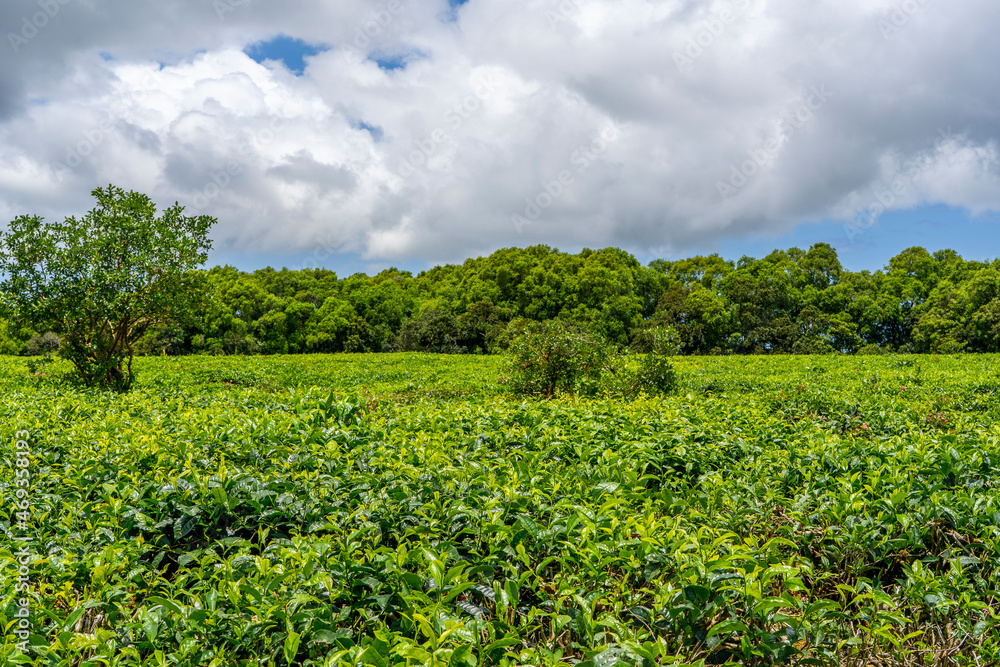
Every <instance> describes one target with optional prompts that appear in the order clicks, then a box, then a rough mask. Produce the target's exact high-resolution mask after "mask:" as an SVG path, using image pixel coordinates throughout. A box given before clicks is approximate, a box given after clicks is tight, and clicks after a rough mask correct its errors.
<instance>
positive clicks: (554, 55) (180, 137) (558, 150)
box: [0, 0, 1000, 261]
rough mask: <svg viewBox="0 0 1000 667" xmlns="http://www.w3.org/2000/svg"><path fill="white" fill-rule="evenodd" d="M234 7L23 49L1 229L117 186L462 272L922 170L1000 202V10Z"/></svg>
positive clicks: (233, 228)
mask: <svg viewBox="0 0 1000 667" xmlns="http://www.w3.org/2000/svg"><path fill="white" fill-rule="evenodd" d="M55 1H56V2H57V3H58V1H59V0H55ZM223 1H224V2H229V4H228V5H226V6H227V7H228V8H229V9H230V10H231V11H228V10H227V11H225V12H223V14H222V16H221V19H220V16H219V14H218V13H217V11H216V9H213V8H212V6H211V3H205V2H198V1H195V0H164V1H163V2H159V3H155V4H147V3H127V2H125V0H90V1H89V2H85V1H84V0H68V2H66V3H65V4H62V5H60V10H59V11H58V12H57V13H55V14H54V15H52V16H51V17H50V18H49V20H48V21H47V23H46V25H45V26H44V27H43V28H39V29H38V31H37V35H34V36H33V37H32V38H31V39H30V40H28V41H27V42H26V43H24V44H19V48H18V52H17V53H14V49H13V48H12V47H10V44H9V43H8V42H9V41H10V40H9V36H8V39H6V40H4V43H0V100H2V101H0V157H2V158H3V159H2V162H0V214H3V215H7V216H8V218H9V217H12V215H14V214H17V213H21V212H31V213H36V212H37V213H40V214H43V215H46V216H52V217H57V216H59V217H61V216H62V215H66V214H70V213H76V212H80V211H83V210H86V209H87V208H89V206H90V200H89V195H88V193H89V191H90V190H91V189H92V188H93V187H96V186H98V185H102V184H107V183H108V182H114V183H115V184H118V185H121V186H123V187H130V188H135V189H139V190H142V191H145V192H147V193H149V194H150V195H151V196H153V197H154V198H155V199H156V200H157V201H159V202H161V203H164V204H167V203H172V202H173V201H174V200H178V201H180V202H182V203H185V204H186V205H188V206H189V210H190V211H200V212H204V213H209V214H212V215H216V216H217V217H218V218H219V220H220V224H219V227H218V228H217V230H216V233H215V237H216V247H217V248H220V249H224V250H245V251H248V252H255V251H256V252H259V251H262V250H266V251H268V252H276V251H288V252H301V251H306V252H308V251H311V250H313V249H314V248H316V247H317V246H318V245H319V246H322V247H323V248H324V249H325V250H326V251H329V252H333V251H336V252H351V253H356V254H359V255H361V256H363V257H365V258H367V259H371V260H373V261H381V260H394V259H402V258H419V259H425V260H428V261H441V260H457V259H462V258H464V257H466V256H469V255H471V254H476V253H481V252H488V251H490V250H492V249H494V248H496V247H501V246H506V245H513V244H517V245H523V244H527V243H536V242H544V243H549V244H553V245H557V246H561V247H579V246H583V245H590V246H603V245H612V244H613V245H619V246H622V247H626V248H629V249H632V250H642V249H654V248H655V249H670V250H677V251H683V249H684V248H685V247H689V246H692V245H705V244H707V243H711V242H712V241H717V240H719V239H720V238H722V237H724V236H736V235H740V234H745V233H749V232H764V231H770V232H775V231H780V230H783V229H787V228H790V227H791V226H793V225H795V224H797V223H800V222H802V221H808V220H818V219H822V218H828V217H831V216H833V217H840V218H843V219H852V218H853V217H854V216H855V215H856V214H857V212H858V211H859V210H864V209H865V208H867V207H868V206H869V204H870V202H871V201H873V198H875V197H877V196H878V194H879V193H880V192H884V189H885V188H887V187H888V188H890V189H891V188H892V184H893V182H894V181H895V180H897V179H898V178H899V177H900V175H901V174H902V175H905V177H906V178H907V179H908V181H907V185H906V187H905V188H904V189H903V190H902V191H901V192H900V194H898V195H895V196H894V199H893V203H892V205H891V206H892V207H906V206H912V205H916V204H919V203H924V202H930V203H947V204H949V205H953V206H961V207H968V208H970V209H972V210H974V211H985V210H991V209H993V210H995V209H997V208H1000V188H998V187H997V185H998V184H1000V183H998V177H1000V165H998V155H997V144H998V141H1000V137H998V134H1000V123H998V115H997V114H998V112H997V109H1000V105H998V104H997V103H998V101H1000V100H998V97H1000V86H998V85H997V83H998V82H997V77H998V76H1000V75H998V74H997V73H996V72H995V68H994V67H993V66H992V64H993V63H995V62H997V56H998V55H1000V54H998V50H1000V46H998V45H997V43H996V40H995V39H994V35H995V32H996V28H997V27H998V26H1000V6H997V5H995V3H988V2H986V1H985V0H976V1H973V0H970V1H968V2H964V3H960V4H958V5H949V6H947V7H946V6H944V5H942V4H940V3H934V2H930V1H929V0H923V2H920V1H919V0H913V1H912V2H907V3H905V4H904V3H902V2H900V3H898V5H897V3H894V2H877V3H872V2H862V1H861V0H844V1H843V2H838V3H831V2H823V3H801V2H794V1H793V0H717V1H714V2H694V1H692V0H672V1H671V0H662V1H654V0H648V1H641V0H522V1H519V2H512V1H511V0H470V1H469V2H468V3H467V4H465V5H463V6H462V7H460V8H459V9H458V10H457V13H456V20H455V21H450V20H448V17H449V11H448V8H447V3H446V2H444V0H439V1H438V2H419V3H418V2H416V1H415V0H396V2H388V1H385V2H382V1H378V2H362V1H360V0H355V1H353V2H338V3H323V4H321V5H320V6H317V3H310V2H305V1H304V0H300V1H298V2H290V3H282V5H281V6H280V7H279V6H277V5H276V4H271V3H264V2H261V1H253V2H252V1H249V0H247V1H246V2H242V3H241V2H233V1H232V0H223ZM38 7H39V5H38V3H37V2H29V1H24V0H17V1H15V2H10V3H7V4H6V5H4V7H3V8H0V30H3V31H4V32H7V31H11V32H14V33H15V34H18V33H17V31H18V30H20V29H21V26H22V25H23V19H24V17H29V20H30V17H31V16H32V15H33V14H34V13H35V12H37V11H39V9H38ZM886 26H889V28H890V29H887V28H886ZM279 33H282V34H286V35H289V36H292V37H295V38H301V39H303V40H306V41H308V42H310V43H318V44H325V45H327V46H329V47H330V48H329V50H327V51H325V52H323V53H321V54H319V55H316V56H313V57H310V58H307V68H306V70H305V73H304V75H303V76H301V77H296V76H295V75H294V74H292V73H291V72H289V71H288V70H287V69H285V68H284V67H282V66H281V65H280V64H277V63H265V64H264V65H261V64H258V63H256V62H254V61H253V60H251V59H250V58H249V57H247V56H246V55H245V54H243V53H242V49H243V48H244V47H245V46H246V45H248V44H250V43H253V42H256V41H259V40H262V39H268V38H270V37H273V36H275V35H277V34H279ZM362 35H363V36H364V37H361V36H362ZM357 44H361V45H363V46H364V47H365V48H364V49H359V48H358V46H357ZM8 47H10V48H8ZM101 52H106V53H108V54H110V55H111V56H112V57H113V58H112V59H111V60H105V59H104V58H102V57H100V56H99V54H100V53H101ZM368 53H379V54H383V55H389V56H392V55H397V56H405V55H406V54H411V56H412V57H410V58H408V64H407V66H406V67H405V68H403V69H396V70H391V71H385V70H382V69H380V68H379V67H378V66H377V65H376V64H375V63H374V62H372V61H370V60H367V59H366V56H367V54H368ZM820 87H822V90H824V91H827V92H828V95H821V96H820V98H822V97H828V99H820V98H817V97H816V93H815V92H814V91H815V90H817V89H818V88H820ZM362 123H365V124H367V126H369V127H371V128H373V129H376V128H377V130H380V131H381V134H379V133H378V132H369V131H368V130H366V129H364V127H362V125H361V124H362ZM611 123H614V127H615V128H616V131H615V133H614V137H613V138H610V139H608V140H602V139H601V135H602V132H605V131H606V129H607V128H608V127H609V124H611ZM947 127H951V128H952V129H953V132H954V133H955V136H956V137H957V138H953V139H949V140H948V141H944V140H942V139H940V137H939V129H940V128H947ZM84 153H85V154H84ZM60 165H65V166H66V169H63V168H61V167H60ZM734 170H735V173H734ZM567 173H568V174H569V177H567V178H566V179H565V183H564V184H562V185H560V186H559V187H555V186H553V183H557V184H558V183H559V180H560V176H561V175H565V174H567ZM740 173H742V179H741V178H740V176H739V174H740ZM720 182H721V183H723V184H725V185H726V186H727V187H726V188H722V189H720V186H719V184H720ZM729 188H731V189H729ZM720 190H721V191H720ZM556 191H558V193H557V194H553V193H554V192H556ZM532 206H534V207H535V208H532ZM536 212H537V215H534V214H535V213H536ZM515 214H516V215H520V216H522V218H528V217H530V218H534V219H532V220H530V224H521V225H517V224H515V221H514V220H512V216H513V215H515ZM529 214H531V215H530V216H529Z"/></svg>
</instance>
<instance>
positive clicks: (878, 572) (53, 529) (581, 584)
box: [0, 354, 1000, 667]
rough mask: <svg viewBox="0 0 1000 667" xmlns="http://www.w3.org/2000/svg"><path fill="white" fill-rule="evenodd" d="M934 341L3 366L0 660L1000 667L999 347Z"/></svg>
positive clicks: (7, 361) (13, 362)
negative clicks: (90, 374)
mask: <svg viewBox="0 0 1000 667" xmlns="http://www.w3.org/2000/svg"><path fill="white" fill-rule="evenodd" d="M909 360H910V359H909V358H900V357H893V356H872V357H854V358H827V357H811V358H790V357H774V358H744V357H728V358H676V359H674V360H673V361H672V363H673V364H674V366H675V367H676V370H677V378H678V386H677V389H676V390H675V391H674V392H673V393H670V394H667V395H662V396H650V395H645V396H638V397H636V398H631V399H628V400H625V399H622V398H614V397H608V396H599V397H593V398H587V397H580V396H572V397H570V396H565V397H560V396H557V397H556V398H554V399H552V400H545V401H542V400H534V399H524V398H512V397H511V396H510V395H509V394H508V393H502V392H500V391H499V390H498V389H497V387H496V385H495V382H494V378H495V376H496V373H497V372H498V371H499V370H500V367H499V365H498V360H497V359H495V358H492V357H482V356H466V357H448V356H437V355H427V354H391V355H337V356H323V355H314V356H307V357H298V356H294V357H293V356H284V357H280V356H279V357H268V358H226V359H218V358H208V357H206V358H195V357H190V358H181V359H171V358H162V357H161V358H144V359H141V360H140V369H139V370H140V371H141V372H140V373H139V374H138V378H139V379H138V381H137V384H136V386H135V387H134V388H133V391H132V392H131V393H130V394H125V395H118V394H110V393H106V392H105V393H102V392H98V391H95V390H92V389H87V388H77V387H70V386H66V385H65V384H62V383H56V382H52V381H51V380H50V378H49V377H46V376H44V375H43V376H35V375H29V374H28V372H27V368H26V360H24V359H17V358H9V357H8V358H0V389H2V390H3V392H4V396H5V400H4V401H3V402H0V443H2V446H0V447H2V448H0V462H2V465H3V467H2V472H0V530H2V531H3V533H4V539H3V540H2V541H0V626H2V627H3V629H4V636H3V640H2V642H0V664H4V665H7V664H11V665H14V664H26V665H29V664H30V665H39V666H41V665H81V666H87V667H91V666H94V667H96V666H97V665H119V666H125V665H136V666H138V665H151V666H152V665H156V666H161V665H213V666H221V665H238V666H245V667H250V666H251V665H302V666H310V667H314V666H320V665H323V666H329V667H338V666H344V667H347V666H351V667H353V666H356V665H361V666H362V667H372V666H374V667H382V666H386V665H391V666H393V667H396V666H398V667H403V666H407V665H441V666H448V667H451V666H452V665H459V666H463V665H464V666H472V665H475V666H496V667H515V666H521V665H523V666H525V667H539V666H542V667H569V666H571V665H572V666H574V667H611V666H630V667H640V666H641V667H654V666H657V667H658V666H663V665H672V666H674V667H681V666H687V665H691V666H695V665H698V666H702V667H703V666H705V665H730V666H735V665H829V666H830V667H834V666H839V665H868V664H883V665H888V664H911V665H995V664H1000V627H998V623H997V612H998V608H997V605H996V600H997V599H998V591H1000V586H998V584H1000V430H998V429H997V426H996V424H997V423H1000V404H998V403H997V401H996V400H994V399H995V395H994V394H995V391H994V390H995V388H996V386H997V378H998V377H1000V358H998V357H996V356H964V357H924V358H921V359H920V360H919V361H920V363H919V378H920V380H921V383H919V384H912V383H911V381H912V378H913V377H914V376H915V374H916V372H917V367H916V366H914V365H909V364H905V363H901V362H906V361H909ZM56 364H57V365H65V364H67V362H65V361H58V362H56ZM59 370H60V369H59V368H57V369H55V372H58V371H59ZM22 431H27V437H24V434H22V433H21V432H22ZM19 439H20V440H21V441H22V442H23V445H24V446H23V447H22V445H21V444H18V440H19ZM22 464H24V465H22ZM21 470H24V471H26V474H27V477H24V476H21V475H19V474H18V471H21ZM21 479H26V480H27V481H26V483H25V484H26V485H22V484H20V483H19V480H21ZM19 492H21V493H19ZM22 503H23V504H22ZM23 538H27V539H23ZM22 582H23V586H22ZM25 600H26V601H27V606H26V607H25V606H22V605H21V602H22V601H25ZM22 610H27V611H26V612H25V611H22ZM22 620H23V621H24V622H25V623H26V625H27V629H26V630H24V633H25V635H26V638H25V639H24V642H23V643H22V639H21V636H19V635H18V634H16V633H17V632H22V628H23V627H24V625H23V624H22Z"/></svg>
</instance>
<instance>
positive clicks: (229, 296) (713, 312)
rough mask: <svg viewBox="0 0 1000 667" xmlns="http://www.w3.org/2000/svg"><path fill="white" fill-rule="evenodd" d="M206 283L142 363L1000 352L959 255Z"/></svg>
mask: <svg viewBox="0 0 1000 667" xmlns="http://www.w3.org/2000/svg"><path fill="white" fill-rule="evenodd" d="M203 278H204V283H203V284H204V289H205V292H206V301H207V307H206V308H205V310H204V312H203V313H201V316H200V317H199V318H198V319H197V321H192V322H188V323H185V324H183V325H182V324H177V325H173V326H168V327H161V328H159V329H157V330H155V331H151V332H150V333H149V334H148V335H147V336H146V337H145V338H144V339H143V340H142V341H141V343H140V345H139V349H138V350H137V351H138V352H140V353H145V354H169V355H179V354H192V353H193V354H279V353H300V352H379V351H408V350H421V351H432V352H447V353H490V352H496V351H498V350H500V349H503V348H505V347H506V346H507V345H508V344H509V341H510V340H511V337H512V336H513V335H514V334H516V333H517V332H518V331H519V330H522V329H523V328H524V326H525V321H526V320H535V321H543V320H551V319H563V320H569V321H572V322H574V323H576V324H578V325H580V326H582V327H584V328H586V329H588V330H590V331H592V332H593V333H595V334H598V335H600V336H602V337H604V338H605V339H607V340H608V341H610V342H612V343H614V344H617V345H622V346H625V345H632V346H633V347H641V346H642V345H643V342H644V341H645V340H647V339H648V338H649V336H648V335H647V334H648V332H649V331H652V330H654V328H655V327H666V326H669V327H672V328H673V329H674V330H676V332H677V334H678V336H679V338H680V345H681V352H682V353H683V354H806V353H811V354H815V353H820V354H822V353H844V354H853V353H871V352H879V351H892V352H941V353H949V352H961V351H968V352H997V351H1000V261H998V260H994V261H992V262H989V263H984V262H969V261H965V260H963V259H962V258H961V257H960V256H959V255H958V254H957V253H956V252H954V251H952V250H941V251H938V252H935V253H933V254H931V253H929V252H928V251H926V250H924V249H923V248H918V247H915V248H909V249H908V250H905V251H903V252H902V253H900V254H899V255H897V256H896V257H893V258H892V259H891V260H890V261H889V265H888V266H887V267H885V269H884V270H882V271H876V272H869V271H861V272H852V271H847V270H845V269H844V268H843V267H842V266H841V264H840V261H839V260H838V258H837V253H836V251H835V250H834V249H833V248H832V247H831V246H830V245H828V244H825V243H820V244H816V245H814V246H812V247H811V248H809V250H807V251H803V250H800V249H798V248H791V249H789V250H786V251H778V250H776V251H775V252H773V253H771V254H770V255H768V256H767V257H764V258H762V259H754V258H751V257H743V258H742V259H740V260H739V261H737V262H731V261H727V260H725V259H723V258H721V257H719V256H717V255H711V256H708V257H692V258H690V259H684V260H679V261H666V260H659V259H658V260H654V261H653V262H650V263H649V264H648V265H647V266H642V265H641V264H640V263H639V262H638V261H637V260H636V259H635V257H633V256H632V255H630V254H628V253H626V252H624V251H622V250H619V249H616V248H606V249H604V250H584V251H583V252H581V253H578V254H569V253H564V252H559V251H558V250H555V249H552V248H549V247H547V246H534V247H530V248H524V249H520V248H508V249H504V250H498V251H497V252H495V253H493V254H492V255H490V256H488V257H481V258H477V259H469V260H466V261H465V263H463V264H461V265H447V266H440V267H436V268H434V269H431V270H429V271H423V272H421V273H419V274H417V275H416V276H414V275H412V274H411V273H410V272H407V271H399V270H396V269H389V270H386V271H382V272H381V273H379V274H377V275H374V276H367V275H364V274H356V275H353V276H350V277H347V278H343V279H341V278H338V276H337V275H336V274H335V273H334V272H333V271H330V270H326V269H305V270H299V271H290V270H285V269H283V270H281V271H276V270H274V269H270V268H268V269H262V270H259V271H255V272H253V273H245V272H242V271H238V270H236V269H234V268H232V267H228V266H226V267H216V268H212V269H209V270H207V271H204V272H203ZM55 341H56V339H55V338H54V336H53V335H52V334H51V333H49V334H48V335H46V332H33V331H27V330H20V331H16V330H12V328H11V327H9V326H8V325H7V324H6V323H3V322H0V352H3V353H6V354H32V353H37V352H40V351H45V350H48V349H51V348H52V347H53V346H54V345H55Z"/></svg>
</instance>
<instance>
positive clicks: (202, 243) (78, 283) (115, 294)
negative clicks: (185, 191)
mask: <svg viewBox="0 0 1000 667" xmlns="http://www.w3.org/2000/svg"><path fill="white" fill-rule="evenodd" d="M91 194H93V196H94V197H95V198H96V199H97V206H96V207H95V208H94V209H93V210H91V211H90V212H89V213H87V214H86V215H85V216H83V217H82V218H79V219H78V218H75V217H69V218H66V219H65V221H63V222H61V223H59V222H53V223H49V222H46V221H44V219H43V218H41V217H39V216H28V215H22V216H19V217H18V218H16V219H15V220H14V221H13V222H11V223H10V230H9V231H8V232H6V233H2V234H0V272H2V273H3V274H4V280H3V282H2V283H0V289H2V290H3V292H4V293H5V295H6V298H7V304H6V305H7V306H8V308H9V309H10V310H11V311H12V315H13V316H14V317H16V318H18V319H21V320H24V321H26V322H28V323H30V324H31V325H32V327H33V328H35V329H36V330H38V331H45V330H47V329H52V330H54V331H56V332H58V333H59V334H61V336H62V342H61V345H60V348H59V353H60V355H61V356H63V357H64V358H66V359H68V360H69V361H71V362H72V363H73V365H74V366H75V367H76V370H77V372H78V374H79V377H80V379H81V380H82V381H83V383H84V384H85V385H87V386H97V387H101V388H106V389H112V390H115V391H120V392H122V391H127V390H128V389H129V388H130V387H131V385H132V381H133V379H134V374H133V371H132V357H133V345H134V344H135V343H136V341H138V340H139V339H140V338H141V337H142V336H143V334H145V333H146V332H147V331H148V330H149V329H150V328H151V327H155V326H158V325H161V324H167V323H172V322H180V323H185V322H187V321H190V320H191V319H192V315H193V313H194V312H195V310H196V308H197V306H198V304H199V302H200V300H201V298H202V296H203V294H204V289H202V286H201V284H200V283H201V282H202V281H201V274H197V273H196V272H195V271H194V269H196V268H197V267H198V266H199V265H201V264H203V263H204V262H205V260H206V259H207V257H208V255H207V251H208V250H209V249H210V248H211V241H209V239H208V231H209V229H210V228H211V227H212V225H213V224H214V223H215V222H216V220H215V218H212V217H209V216H198V217H185V216H183V215H182V213H183V211H184V208H183V207H182V206H180V205H179V204H176V203H175V204H174V205H173V206H172V207H170V208H168V209H166V210H164V211H163V213H162V215H160V216H159V217H157V215H156V213H157V211H156V206H155V204H154V203H153V202H152V201H151V200H150V198H149V197H147V196H146V195H143V194H140V193H137V192H125V191H124V190H122V189H121V188H117V187H114V186H112V185H109V186H108V187H107V188H97V189H96V190H94V191H93V192H92V193H91Z"/></svg>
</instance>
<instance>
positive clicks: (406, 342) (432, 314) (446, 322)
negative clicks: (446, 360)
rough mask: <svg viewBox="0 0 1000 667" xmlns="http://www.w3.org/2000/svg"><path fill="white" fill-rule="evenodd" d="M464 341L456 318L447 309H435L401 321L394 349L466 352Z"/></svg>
mask: <svg viewBox="0 0 1000 667" xmlns="http://www.w3.org/2000/svg"><path fill="white" fill-rule="evenodd" d="M464 342H465V341H464V336H463V334H462V331H461V328H460V325H459V322H458V318H457V317H455V316H454V315H452V314H451V313H449V312H448V311H445V310H436V309H435V310H428V311H427V312H425V313H421V314H420V315H419V316H418V317H416V318H414V319H412V320H407V321H405V322H403V328H402V330H401V331H400V332H399V338H398V340H397V341H396V349H397V350H399V351H401V352H435V353H439V354H463V353H464V352H466V347H465V345H463V343H464Z"/></svg>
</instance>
